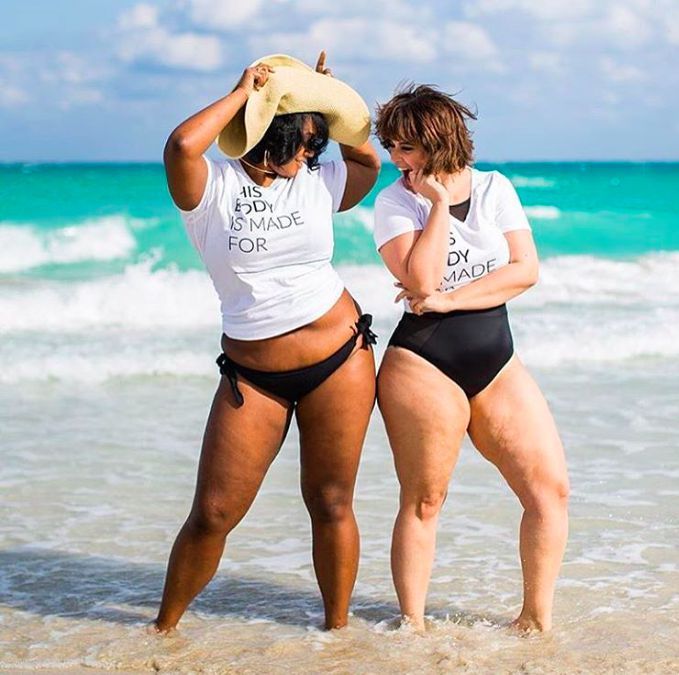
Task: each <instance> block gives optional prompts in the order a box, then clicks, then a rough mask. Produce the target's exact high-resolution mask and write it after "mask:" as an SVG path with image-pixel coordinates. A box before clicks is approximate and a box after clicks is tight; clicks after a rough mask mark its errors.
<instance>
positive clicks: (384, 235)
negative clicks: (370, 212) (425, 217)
mask: <svg viewBox="0 0 679 675" xmlns="http://www.w3.org/2000/svg"><path fill="white" fill-rule="evenodd" d="M422 229H424V228H423V225H422V223H421V222H420V218H419V217H418V214H417V211H416V210H415V209H414V208H413V206H411V205H410V204H407V203H405V202H401V201H400V200H398V199H395V198H394V197H392V196H384V195H378V196H377V199H376V200H375V228H374V230H373V238H374V239H375V246H376V247H377V250H378V251H379V249H380V248H382V246H384V244H386V243H387V242H388V241H391V240H392V239H395V238H396V237H398V236H400V235H402V234H406V232H414V231H415V230H422Z"/></svg>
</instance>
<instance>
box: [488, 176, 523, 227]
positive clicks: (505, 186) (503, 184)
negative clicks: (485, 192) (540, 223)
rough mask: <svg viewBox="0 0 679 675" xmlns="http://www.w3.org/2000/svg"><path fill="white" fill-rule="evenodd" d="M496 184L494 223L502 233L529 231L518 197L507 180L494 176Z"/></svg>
mask: <svg viewBox="0 0 679 675" xmlns="http://www.w3.org/2000/svg"><path fill="white" fill-rule="evenodd" d="M495 179H496V182H497V201H496V211H495V222H496V224H497V226H498V227H499V228H500V230H501V231H502V232H511V231H512V230H530V229H531V227H530V223H529V222H528V218H527V217H526V213H525V211H524V210H523V206H521V201H520V200H519V195H517V194H516V189H515V188H514V186H513V185H512V183H511V181H510V180H509V178H507V177H506V176H503V175H502V174H501V173H496V174H495Z"/></svg>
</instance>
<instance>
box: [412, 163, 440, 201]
mask: <svg viewBox="0 0 679 675" xmlns="http://www.w3.org/2000/svg"><path fill="white" fill-rule="evenodd" d="M408 187H410V189H411V190H412V191H413V192H416V193H417V194H420V195H422V196H423V197H424V198H425V199H428V200H429V201H430V202H431V203H432V204H434V203H436V202H440V201H450V198H449V197H448V190H446V188H445V186H444V185H443V184H442V183H440V182H439V180H438V178H437V177H436V176H434V175H431V174H425V173H424V171H422V170H421V169H419V170H418V171H410V172H409V174H408Z"/></svg>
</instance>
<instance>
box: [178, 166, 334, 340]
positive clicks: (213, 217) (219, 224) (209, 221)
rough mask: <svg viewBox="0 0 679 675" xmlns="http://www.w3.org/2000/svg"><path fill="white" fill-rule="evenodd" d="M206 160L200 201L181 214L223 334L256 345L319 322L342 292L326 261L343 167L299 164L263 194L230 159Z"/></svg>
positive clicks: (258, 186)
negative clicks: (211, 287)
mask: <svg viewBox="0 0 679 675" xmlns="http://www.w3.org/2000/svg"><path fill="white" fill-rule="evenodd" d="M205 161H206V162H207V168H208V177H207V183H206V185H205V192H204V193H203V197H202V199H201V201H200V203H199V204H198V206H196V208H195V209H193V210H191V211H182V210H181V209H180V212H181V215H182V219H183V220H184V223H185V225H186V230H187V232H188V235H189V238H190V239H191V242H192V243H193V245H194V246H195V247H196V249H197V250H198V253H199V254H200V257H201V258H202V260H203V262H204V263H205V267H206V268H207V271H208V273H209V274H210V277H211V278H212V283H213V284H214V287H215V289H216V290H217V293H218V295H219V299H220V301H221V310H222V329H223V331H224V333H226V335H228V336H229V337H232V338H235V339H239V340H260V339H264V338H269V337H273V336H275V335H280V334H282V333H285V332H287V331H290V330H294V329H295V328H299V327H300V326H304V325H305V324H308V323H310V322H312V321H314V320H316V319H318V318H319V317H321V316H323V314H325V313H326V312H327V311H328V310H329V309H330V308H331V307H332V306H333V305H334V304H335V302H337V300H338V299H339V297H340V295H341V294H342V291H343V290H344V284H343V283H342V281H341V280H340V278H339V276H338V275H337V272H335V270H334V269H333V267H332V265H331V264H330V260H331V258H332V253H333V246H334V239H333V231H332V214H333V213H334V212H336V211H337V210H338V209H339V206H340V202H341V201H342V196H343V194H344V188H345V185H346V180H347V169H346V164H345V163H344V162H343V161H341V160H336V161H332V162H327V163H323V164H320V165H319V168H317V169H315V170H313V171H312V170H310V169H309V168H308V167H307V166H306V165H305V166H303V167H302V168H301V169H300V170H299V172H298V174H297V175H296V176H295V177H294V178H281V177H277V178H276V179H275V180H274V182H273V183H272V184H271V185H270V186H269V187H262V186H260V185H257V184H256V183H255V182H254V181H253V180H252V179H251V178H250V177H249V176H248V175H247V173H245V171H244V169H243V167H242V166H241V164H240V162H238V161H237V160H223V161H219V162H215V161H213V160H211V159H209V158H208V157H205Z"/></svg>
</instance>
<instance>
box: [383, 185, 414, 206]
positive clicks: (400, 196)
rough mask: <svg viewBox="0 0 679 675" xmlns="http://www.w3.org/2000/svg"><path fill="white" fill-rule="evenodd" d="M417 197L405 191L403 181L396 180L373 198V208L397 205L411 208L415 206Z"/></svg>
mask: <svg viewBox="0 0 679 675" xmlns="http://www.w3.org/2000/svg"><path fill="white" fill-rule="evenodd" d="M417 203H418V201H417V195H416V194H414V193H412V192H410V190H407V189H406V187H405V185H404V184H403V179H402V178H398V179H397V180H395V181H394V182H393V183H392V184H391V185H387V187H385V188H383V189H382V190H380V191H379V193H378V194H377V197H376V198H375V206H376V207H377V206H378V205H379V206H389V205H392V206H393V205H397V206H404V207H408V206H410V207H411V208H416V206H417Z"/></svg>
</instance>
